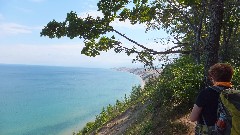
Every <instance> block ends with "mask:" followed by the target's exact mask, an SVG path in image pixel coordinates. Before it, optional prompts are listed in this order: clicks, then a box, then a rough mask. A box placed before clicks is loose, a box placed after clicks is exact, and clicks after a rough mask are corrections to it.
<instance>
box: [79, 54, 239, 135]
mask: <svg viewBox="0 0 240 135" xmlns="http://www.w3.org/2000/svg"><path fill="white" fill-rule="evenodd" d="M239 69H240V68H238V67H235V76H234V78H233V83H234V85H235V86H239V84H240V72H239V71H240V70H239ZM203 75H204V68H203V65H201V64H199V65H196V64H195V63H194V60H193V59H192V58H191V57H188V56H182V57H181V58H179V59H177V60H175V61H174V62H173V63H171V64H169V65H167V66H166V67H165V68H164V69H163V71H162V73H161V75H160V76H159V77H158V78H155V79H151V80H150V81H149V82H147V83H146V85H145V88H144V89H141V88H140V86H138V87H133V89H132V93H131V95H130V96H129V97H126V96H125V99H124V101H119V100H117V102H116V104H115V105H113V106H112V105H109V106H107V107H106V108H103V110H102V112H101V113H100V114H99V115H98V116H96V120H95V122H90V123H88V124H87V125H86V126H85V127H84V128H83V129H82V130H81V131H79V133H77V134H78V135H84V134H90V133H97V132H98V130H99V129H100V128H101V127H102V126H103V125H104V124H105V123H106V122H108V121H109V120H112V119H113V118H115V117H116V116H118V115H120V114H122V113H123V112H125V111H126V110H128V109H129V108H134V107H135V106H138V105H141V106H144V105H145V108H144V110H141V113H139V115H138V118H137V120H136V122H134V123H133V124H132V125H131V126H129V127H128V128H127V130H126V131H124V134H129V135H130V134H138V135H145V134H187V133H188V132H189V127H188V125H186V124H185V123H181V122H180V121H179V119H180V118H182V117H184V116H186V115H187V114H188V113H189V110H190V109H191V108H192V106H193V103H194V99H195V98H196V95H197V93H198V92H199V89H200V88H201V85H202V83H203Z"/></svg>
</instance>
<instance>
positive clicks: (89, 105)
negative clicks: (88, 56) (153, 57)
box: [0, 65, 140, 135]
mask: <svg viewBox="0 0 240 135" xmlns="http://www.w3.org/2000/svg"><path fill="white" fill-rule="evenodd" d="M139 84H140V78H139V77H137V76H135V75H133V74H130V73H126V72H118V71H114V70H110V69H93V68H70V67H47V66H23V65H0V135H33V134H34V135H59V134H62V133H66V132H68V133H71V132H73V131H78V130H79V128H81V127H83V126H84V125H85V124H86V122H88V121H90V120H93V119H94V118H95V116H96V115H97V114H99V112H100V111H101V109H102V107H104V106H107V105H108V104H114V103H115V101H116V99H122V98H123V97H124V95H125V94H127V95H128V94H129V93H130V92H131V88H132V86H135V85H139Z"/></svg>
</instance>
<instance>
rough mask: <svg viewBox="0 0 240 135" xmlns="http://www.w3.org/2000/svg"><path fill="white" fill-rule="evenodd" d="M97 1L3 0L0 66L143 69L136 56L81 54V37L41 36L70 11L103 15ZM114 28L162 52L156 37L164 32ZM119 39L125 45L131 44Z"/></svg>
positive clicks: (121, 25)
mask: <svg viewBox="0 0 240 135" xmlns="http://www.w3.org/2000/svg"><path fill="white" fill-rule="evenodd" d="M97 2H98V0H0V63H6V64H31V65H52V66H79V67H103V68H109V67H121V66H142V64H132V63H131V61H132V59H133V58H134V56H130V57H129V56H126V55H125V54H115V53H114V52H113V51H109V52H103V53H101V55H100V56H97V57H94V58H92V57H87V56H85V55H82V54H81V48H82V47H83V45H84V44H83V42H82V40H81V39H79V38H75V39H73V40H70V39H68V38H61V39H49V38H47V37H40V32H41V29H42V28H43V27H44V26H45V25H46V24H47V23H48V22H49V21H51V20H53V19H55V20H57V21H63V20H64V19H65V18H66V14H67V13H68V12H70V11H74V12H76V13H77V14H78V15H79V16H81V17H84V16H86V15H87V14H90V15H92V16H101V13H100V12H97ZM112 25H113V26H114V28H116V29H117V30H119V31H120V32H122V33H124V34H126V35H127V36H128V37H130V38H132V39H134V40H136V41H138V42H139V43H141V44H143V45H147V46H150V48H154V49H160V50H162V49H163V48H167V47H168V46H159V45H158V44H155V43H153V40H152V39H154V38H157V37H158V38H159V37H165V36H166V34H165V33H164V32H149V33H147V34H146V33H145V32H144V31H145V27H144V25H136V26H131V25H130V23H129V22H125V23H121V22H118V21H115V22H113V24H112ZM117 38H118V39H119V40H121V41H122V43H123V44H124V45H126V46H128V45H130V43H129V42H128V41H126V40H125V39H122V38H121V37H118V36H117Z"/></svg>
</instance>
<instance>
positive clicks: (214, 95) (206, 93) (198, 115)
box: [190, 63, 233, 135]
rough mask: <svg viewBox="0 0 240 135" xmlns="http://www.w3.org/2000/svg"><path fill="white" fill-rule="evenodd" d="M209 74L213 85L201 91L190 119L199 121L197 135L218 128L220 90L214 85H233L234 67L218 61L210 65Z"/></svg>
mask: <svg viewBox="0 0 240 135" xmlns="http://www.w3.org/2000/svg"><path fill="white" fill-rule="evenodd" d="M208 74H209V79H210V80H211V82H212V85H213V86H210V87H207V88H206V89H204V90H202V91H201V92H200V93H199V95H198V97H197V99H196V102H195V104H194V107H193V109H192V112H191V114H190V120H191V121H192V122H195V121H197V125H196V127H195V134H196V135H211V134H212V133H213V132H212V131H214V130H216V129H215V128H216V127H215V124H216V122H217V121H218V117H219V116H218V107H219V97H220V92H218V91H217V90H214V87H217V88H218V87H219V88H222V89H228V88H231V87H232V85H231V79H232V76H233V68H232V66H231V65H229V64H225V63H217V64H215V65H213V66H211V67H210V69H209V71H208Z"/></svg>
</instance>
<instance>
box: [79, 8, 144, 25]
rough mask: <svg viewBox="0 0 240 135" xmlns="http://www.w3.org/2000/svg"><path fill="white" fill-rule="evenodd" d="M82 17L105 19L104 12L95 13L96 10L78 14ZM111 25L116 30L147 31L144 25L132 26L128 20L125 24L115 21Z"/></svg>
mask: <svg viewBox="0 0 240 135" xmlns="http://www.w3.org/2000/svg"><path fill="white" fill-rule="evenodd" d="M78 15H79V16H80V17H82V18H86V17H87V16H88V15H90V16H92V17H95V18H96V17H97V16H99V17H103V14H102V12H100V11H94V10H89V11H87V12H81V13H79V14H78ZM111 25H112V26H113V27H116V28H127V29H146V27H145V25H144V24H135V25H132V24H131V22H130V21H129V20H126V21H125V22H122V21H119V20H117V19H116V20H115V21H114V22H112V23H111Z"/></svg>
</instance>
